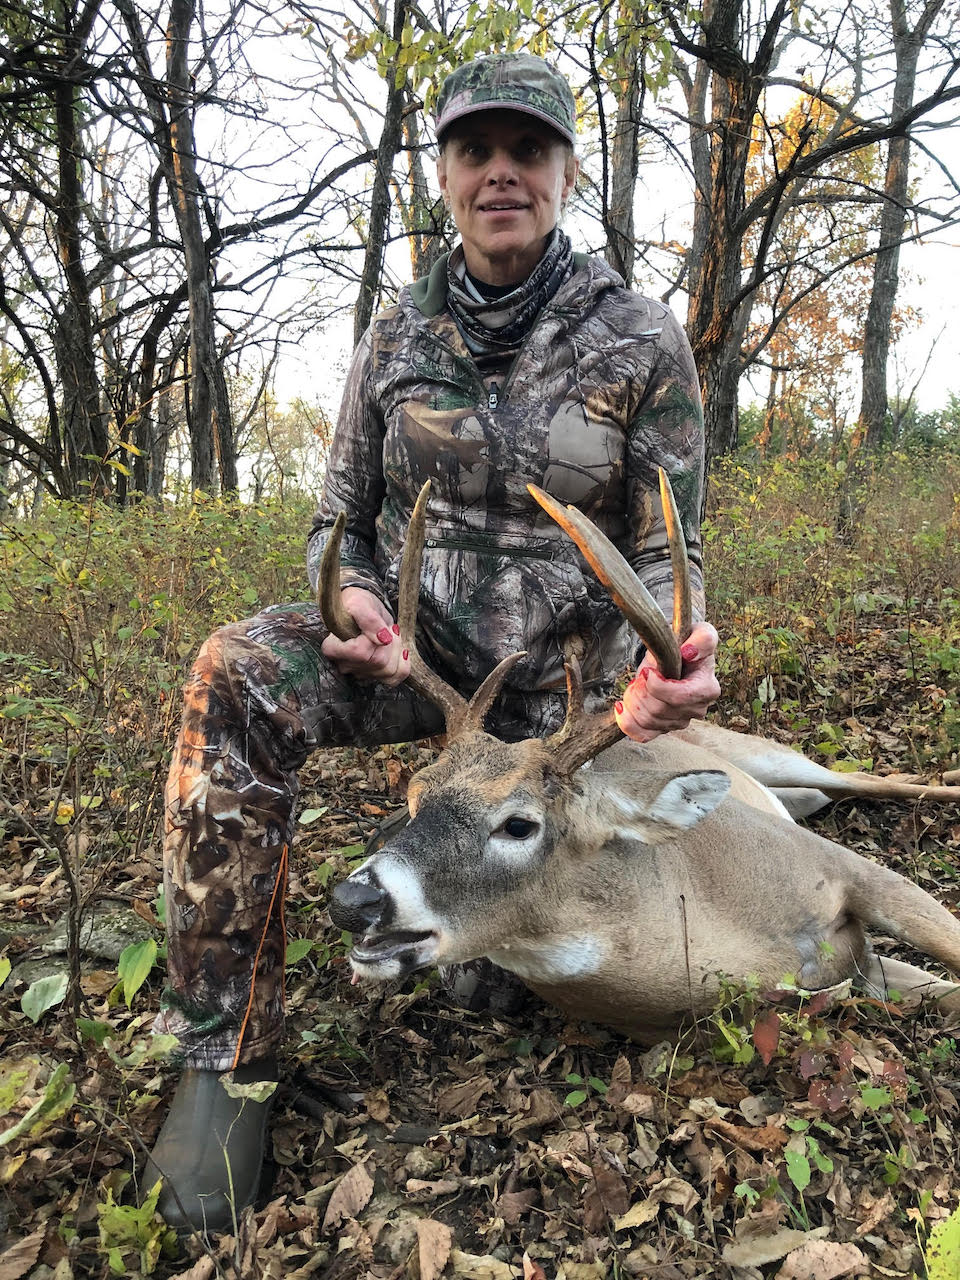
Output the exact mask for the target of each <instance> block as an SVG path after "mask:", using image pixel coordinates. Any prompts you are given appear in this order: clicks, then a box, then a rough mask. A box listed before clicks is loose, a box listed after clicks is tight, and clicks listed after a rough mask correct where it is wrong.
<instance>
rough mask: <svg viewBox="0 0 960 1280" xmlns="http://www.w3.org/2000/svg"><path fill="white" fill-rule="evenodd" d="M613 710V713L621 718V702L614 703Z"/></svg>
mask: <svg viewBox="0 0 960 1280" xmlns="http://www.w3.org/2000/svg"><path fill="white" fill-rule="evenodd" d="M613 709H614V711H616V713H617V715H618V716H622V715H623V703H622V702H615V703H614V704H613Z"/></svg>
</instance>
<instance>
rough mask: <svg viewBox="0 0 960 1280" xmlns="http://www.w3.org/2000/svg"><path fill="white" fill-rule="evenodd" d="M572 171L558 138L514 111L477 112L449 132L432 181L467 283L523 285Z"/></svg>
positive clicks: (555, 217) (574, 165) (568, 186)
mask: <svg viewBox="0 0 960 1280" xmlns="http://www.w3.org/2000/svg"><path fill="white" fill-rule="evenodd" d="M577 167H578V164H577V160H576V159H575V157H574V156H573V153H572V152H571V150H570V148H569V147H568V146H567V145H566V144H565V142H564V141H563V139H562V138H561V137H560V135H559V134H558V133H555V132H554V131H553V130H552V129H551V128H550V127H549V125H545V124H540V123H539V122H538V121H537V120H535V119H533V117H531V116H528V115H525V114H524V113H523V112H520V111H509V110H505V111H482V112H478V113H477V114H476V115H472V116H467V117H466V118H465V119H463V120H459V121H457V122H456V123H455V124H453V125H451V126H450V130H449V132H448V134H447V140H446V145H445V146H444V149H443V151H442V152H441V155H440V159H439V161H438V162H437V177H438V178H439V181H440V190H441V191H442V192H443V194H444V197H445V199H446V201H447V204H448V207H449V209H450V212H451V214H452V215H453V220H454V222H455V223H456V224H457V230H458V231H459V232H460V236H461V239H462V240H463V252H464V256H465V257H466V260H467V269H468V270H469V272H470V274H471V275H472V276H474V277H475V278H476V279H477V280H482V281H484V282H485V283H486V284H496V285H508V284H519V283H520V282H521V281H522V280H525V279H526V278H527V276H528V275H529V274H530V272H531V271H532V270H533V268H534V267H535V266H536V264H537V263H538V262H539V261H540V258H541V255H542V254H543V250H544V246H545V244H546V240H547V237H548V236H549V234H550V232H551V231H552V230H553V228H554V227H555V226H556V225H557V220H558V219H559V217H560V206H561V205H562V203H563V201H564V200H565V199H566V197H567V196H568V195H569V193H570V192H571V191H572V190H573V186H574V183H575V182H576V179H577Z"/></svg>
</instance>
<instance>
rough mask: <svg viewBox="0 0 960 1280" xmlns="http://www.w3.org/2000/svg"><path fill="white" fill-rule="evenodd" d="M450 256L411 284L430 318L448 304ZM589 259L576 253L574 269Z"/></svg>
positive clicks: (423, 312) (421, 309)
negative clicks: (448, 264)
mask: <svg viewBox="0 0 960 1280" xmlns="http://www.w3.org/2000/svg"><path fill="white" fill-rule="evenodd" d="M449 258H450V255H449V253H444V254H441V256H440V257H439V258H438V259H437V260H436V262H435V263H434V265H433V270H432V271H431V272H430V274H429V275H428V276H421V278H420V279H419V280H414V282H413V284H412V285H410V286H409V288H410V297H411V298H412V299H413V302H414V306H415V307H416V308H417V310H418V311H419V312H420V314H421V315H423V316H426V318H427V319H428V320H429V319H431V318H432V317H433V316H438V315H439V314H440V312H441V311H443V309H444V307H445V306H446V305H447V261H448V260H449ZM587 261H588V255H587V254H585V253H575V254H574V255H573V269H574V271H582V270H583V268H584V267H585V266H586V265H587Z"/></svg>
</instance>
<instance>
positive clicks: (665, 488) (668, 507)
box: [657, 467, 693, 644]
mask: <svg viewBox="0 0 960 1280" xmlns="http://www.w3.org/2000/svg"><path fill="white" fill-rule="evenodd" d="M657 473H658V475H659V476H660V503H661V506H662V507H663V520H664V524H665V525H666V527H667V541H668V542H669V544H670V566H671V568H672V569H673V634H674V635H675V636H676V637H677V640H678V641H679V642H680V644H683V642H684V640H686V638H687V636H688V635H689V634H690V632H691V630H692V628H693V606H692V604H691V593H690V561H689V560H688V559H687V542H686V539H685V538H684V536H683V525H682V524H681V523H680V512H679V511H678V510H677V500H676V498H675V497H674V496H673V486H672V485H671V483H670V477H669V476H668V475H667V473H666V471H664V469H663V467H658V468H657Z"/></svg>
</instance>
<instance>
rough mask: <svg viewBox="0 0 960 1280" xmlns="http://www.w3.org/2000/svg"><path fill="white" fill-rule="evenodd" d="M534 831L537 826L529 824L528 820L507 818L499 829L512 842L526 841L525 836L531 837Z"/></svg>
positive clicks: (532, 823) (533, 823)
mask: <svg viewBox="0 0 960 1280" xmlns="http://www.w3.org/2000/svg"><path fill="white" fill-rule="evenodd" d="M536 829H537V824H536V823H535V822H531V821H530V819H529V818H508V819H507V820H506V822H505V823H504V824H503V826H502V827H501V828H500V830H501V831H503V832H504V833H505V834H506V835H508V836H510V837H511V839H513V840H526V838H527V836H529V835H532V834H533V832H534V831H535V830H536Z"/></svg>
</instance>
